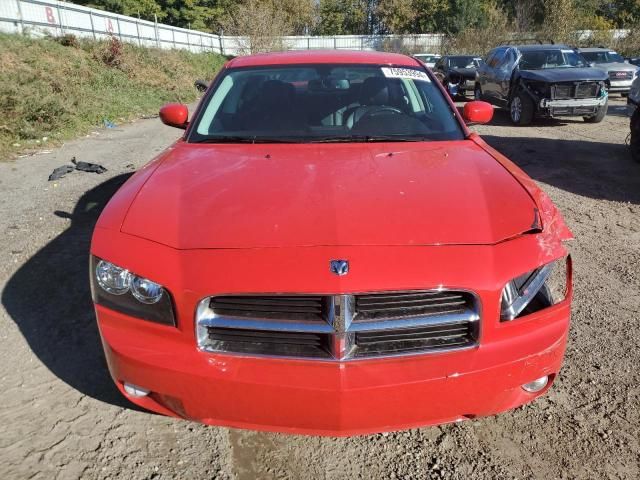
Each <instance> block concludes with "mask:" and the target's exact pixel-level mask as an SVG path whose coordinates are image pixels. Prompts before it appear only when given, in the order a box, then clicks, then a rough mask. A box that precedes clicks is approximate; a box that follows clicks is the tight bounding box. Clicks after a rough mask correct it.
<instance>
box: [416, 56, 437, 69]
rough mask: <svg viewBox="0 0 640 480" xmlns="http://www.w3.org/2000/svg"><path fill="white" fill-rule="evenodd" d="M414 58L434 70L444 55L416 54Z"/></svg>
mask: <svg viewBox="0 0 640 480" xmlns="http://www.w3.org/2000/svg"><path fill="white" fill-rule="evenodd" d="M414 57H415V58H417V59H418V60H420V61H421V62H422V63H424V64H425V65H426V66H427V67H429V68H433V67H434V65H435V64H436V62H437V61H438V60H439V59H440V58H441V57H442V55H438V54H437V53H416V54H415V55H414Z"/></svg>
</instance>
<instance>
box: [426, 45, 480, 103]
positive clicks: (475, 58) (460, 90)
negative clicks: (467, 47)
mask: <svg viewBox="0 0 640 480" xmlns="http://www.w3.org/2000/svg"><path fill="white" fill-rule="evenodd" d="M481 63H482V58H480V56H479V55H445V56H444V57H442V58H440V59H439V60H438V61H437V62H436V64H435V66H434V67H433V72H434V73H435V74H436V77H437V78H438V79H439V80H440V81H441V82H442V84H443V85H444V86H445V88H446V89H447V91H448V92H449V95H451V96H452V97H457V96H460V97H464V96H465V95H466V93H467V91H473V86H474V84H475V81H476V72H477V71H478V67H479V66H480V64H481Z"/></svg>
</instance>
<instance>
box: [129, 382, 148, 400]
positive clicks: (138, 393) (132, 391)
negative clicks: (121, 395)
mask: <svg viewBox="0 0 640 480" xmlns="http://www.w3.org/2000/svg"><path fill="white" fill-rule="evenodd" d="M124 391H125V392H127V394H128V395H131V396H132V397H146V396H147V395H149V390H147V389H146V388H142V387H139V386H138V385H134V384H133V383H125V384H124Z"/></svg>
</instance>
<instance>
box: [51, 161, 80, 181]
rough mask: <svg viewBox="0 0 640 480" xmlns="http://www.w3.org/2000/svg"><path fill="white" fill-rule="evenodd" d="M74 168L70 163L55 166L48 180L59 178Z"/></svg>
mask: <svg viewBox="0 0 640 480" xmlns="http://www.w3.org/2000/svg"><path fill="white" fill-rule="evenodd" d="M74 170H75V168H74V167H72V166H71V165H62V166H61V167H58V168H55V169H54V170H53V172H51V175H49V181H50V182H52V181H53V180H59V179H61V178H62V177H64V176H65V175H66V174H67V173H71V172H73V171H74Z"/></svg>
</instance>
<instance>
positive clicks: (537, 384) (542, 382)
mask: <svg viewBox="0 0 640 480" xmlns="http://www.w3.org/2000/svg"><path fill="white" fill-rule="evenodd" d="M547 383H549V377H548V376H546V375H545V376H544V377H540V378H538V379H536V380H534V381H533V382H529V383H525V384H524V385H522V389H523V390H524V391H525V392H529V393H537V392H539V391H540V390H542V389H543V388H544V387H546V386H547Z"/></svg>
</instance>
